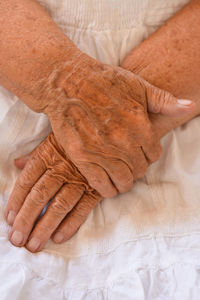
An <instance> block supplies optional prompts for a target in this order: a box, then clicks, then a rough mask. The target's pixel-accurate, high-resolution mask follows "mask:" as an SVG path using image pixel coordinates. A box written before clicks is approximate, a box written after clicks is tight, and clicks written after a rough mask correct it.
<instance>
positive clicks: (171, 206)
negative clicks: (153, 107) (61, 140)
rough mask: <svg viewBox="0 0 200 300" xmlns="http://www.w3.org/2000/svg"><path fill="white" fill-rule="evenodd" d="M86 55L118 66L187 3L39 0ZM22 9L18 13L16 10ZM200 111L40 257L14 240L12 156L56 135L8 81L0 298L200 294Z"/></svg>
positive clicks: (0, 139)
mask: <svg viewBox="0 0 200 300" xmlns="http://www.w3.org/2000/svg"><path fill="white" fill-rule="evenodd" d="M40 2H41V4H42V5H44V6H45V7H46V8H47V10H48V12H49V13H50V14H51V16H52V18H53V19H54V20H55V22H56V23H57V24H58V25H59V26H60V27H61V28H62V29H63V31H64V32H65V33H66V35H67V36H68V37H69V38H71V39H72V40H73V41H74V42H75V44H76V45H77V46H78V47H79V48H80V49H81V50H83V51H84V52H86V53H87V54H89V55H91V56H92V57H94V58H97V59H99V60H100V61H102V62H105V63H109V64H113V65H118V64H120V63H121V61H122V60H123V59H124V57H125V56H126V55H127V54H128V52H129V51H130V50H131V49H132V48H134V47H135V46H137V45H138V44H139V43H140V42H141V41H142V40H143V39H145V38H146V37H148V36H149V35H150V34H151V33H152V32H154V31H155V30H156V29H157V28H158V27H159V26H161V25H162V24H163V22H165V21H166V20H167V19H168V18H169V17H170V16H171V15H173V14H174V13H175V12H176V11H178V10H179V9H181V8H182V7H183V5H184V4H185V3H187V2H188V0H168V1H166V0H149V1H148V0H123V1H122V0H60V1H55V0H41V1H40ZM13 13H14V12H13ZM199 122H200V117H198V118H195V119H193V120H192V121H190V122H189V123H187V124H186V125H184V126H182V127H180V128H178V129H176V130H173V131H171V132H170V133H169V134H168V135H167V136H166V137H165V138H163V139H162V145H163V154H162V157H161V159H160V160H159V162H156V163H155V164H153V165H152V166H151V167H150V168H149V170H148V172H147V174H146V176H145V177H144V178H142V179H141V180H139V181H138V182H137V183H136V184H135V186H134V188H133V189H132V190H131V191H130V192H129V193H126V194H124V195H120V196H118V197H116V198H113V199H105V200H104V201H102V202H101V203H100V204H98V205H97V207H96V208H95V209H94V210H93V211H92V212H91V214H90V215H89V217H88V219H87V221H86V222H85V223H84V225H83V226H82V227H81V228H80V230H79V231H78V233H77V234H76V235H75V236H74V237H73V238H72V239H70V240H69V241H68V242H66V243H64V244H61V245H55V244H54V243H53V242H51V241H49V242H48V244H47V246H46V248H45V249H44V250H43V251H42V252H41V253H37V254H32V253H29V252H28V251H27V250H26V249H24V248H16V247H14V246H13V245H11V244H10V242H9V241H8V239H7V234H8V230H9V226H8V225H7V224H6V222H5V219H4V217H3V210H4V207H5V204H6V201H7V199H8V197H9V194H10V192H11V190H12V187H13V185H14V182H15V180H16V177H17V175H18V173H19V171H18V170H17V169H16V168H15V166H14V165H13V159H14V158H15V157H18V156H20V155H23V154H26V153H27V152H28V151H30V150H32V149H33V148H34V147H35V146H36V145H37V144H39V143H40V141H41V140H43V139H44V138H45V137H46V136H47V135H48V133H49V131H50V126H49V122H48V120H47V118H46V117H45V116H44V115H43V114H37V113H34V112H32V111H31V110H30V109H29V108H27V107H26V106H25V105H24V104H23V103H22V102H21V101H20V99H18V98H17V97H16V96H14V95H13V94H12V93H10V92H9V91H7V90H6V89H4V88H3V87H0V282H1V284H0V295H1V300H7V299H9V300H10V299H12V300H17V299H18V300H32V299H40V300H43V299H44V300H46V299H51V300H62V299H65V300H82V299H84V300H105V299H109V300H110V299H111V300H118V299H120V300H121V299H125V300H128V299H130V300H144V299H145V300H169V299H170V300H180V299H184V300H191V299H192V300H199V294H200V264H199V257H200V224H199V223H200V222H199V219H200V217H199V216H200V201H199V200H200V196H199V195H200V184H199V179H200V157H199V155H198V154H199V149H200V130H199Z"/></svg>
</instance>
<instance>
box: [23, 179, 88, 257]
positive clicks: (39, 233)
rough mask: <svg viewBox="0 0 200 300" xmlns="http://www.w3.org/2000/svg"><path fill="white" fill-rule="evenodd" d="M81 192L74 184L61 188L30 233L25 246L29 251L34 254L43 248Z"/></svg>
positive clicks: (80, 187)
mask: <svg viewBox="0 0 200 300" xmlns="http://www.w3.org/2000/svg"><path fill="white" fill-rule="evenodd" d="M83 192H84V187H83V186H78V185H75V184H66V185H64V186H63V187H62V188H61V190H60V191H59V192H58V193H57V195H56V196H55V198H54V199H53V200H52V202H51V204H50V205H49V207H48V209H47V211H46V213H45V214H44V216H43V217H42V218H41V219H40V220H39V222H38V223H37V224H36V226H35V228H34V230H33V232H32V233H31V235H30V238H29V241H28V243H27V244H26V248H27V249H28V250H29V251H31V252H36V251H41V250H42V248H44V246H45V244H46V242H47V241H48V240H49V239H50V237H51V235H52V233H53V232H54V231H55V230H56V228H57V227H58V225H59V224H60V223H61V221H62V220H63V219H64V217H65V216H66V215H67V213H68V212H70V211H71V210H72V208H73V207H74V206H75V205H76V203H77V202H78V201H79V200H80V198H81V196H82V195H83Z"/></svg>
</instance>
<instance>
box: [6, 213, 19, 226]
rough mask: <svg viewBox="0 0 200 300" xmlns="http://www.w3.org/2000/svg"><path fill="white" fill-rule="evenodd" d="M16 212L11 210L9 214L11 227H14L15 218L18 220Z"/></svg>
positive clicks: (8, 219)
mask: <svg viewBox="0 0 200 300" xmlns="http://www.w3.org/2000/svg"><path fill="white" fill-rule="evenodd" d="M16 215H17V214H16V212H15V211H14V210H10V211H9V213H8V217H7V221H8V224H9V225H13V223H14V221H15V218H16Z"/></svg>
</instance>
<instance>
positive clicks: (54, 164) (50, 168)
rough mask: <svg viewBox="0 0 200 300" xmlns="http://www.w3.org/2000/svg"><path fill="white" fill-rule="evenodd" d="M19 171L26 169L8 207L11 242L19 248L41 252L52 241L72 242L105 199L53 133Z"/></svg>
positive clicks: (23, 161)
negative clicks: (71, 238) (99, 203)
mask: <svg viewBox="0 0 200 300" xmlns="http://www.w3.org/2000/svg"><path fill="white" fill-rule="evenodd" d="M16 164H17V163H16ZM24 165H25V167H24ZM18 167H21V168H23V167H24V169H23V170H22V172H21V174H20V176H19V177H18V179H17V181H16V184H15V186H14V189H13V191H12V194H11V196H10V199H9V201H8V204H7V207H6V219H7V221H8V223H9V224H10V225H12V229H11V231H10V234H9V239H10V241H11V242H12V243H13V244H14V245H15V246H19V247H21V246H25V247H26V248H27V249H28V250H30V251H31V252H38V251H40V250H42V249H43V248H44V246H45V244H46V242H47V241H48V240H49V239H50V237H52V239H53V241H54V242H56V243H62V242H64V241H66V240H68V239H69V238H70V237H71V236H72V235H73V234H74V233H75V232H76V231H77V230H78V228H79V227H80V225H81V224H82V223H83V222H84V221H85V219H86V218H87V216H88V215H89V213H90V211H91V210H92V209H93V208H94V206H95V205H96V204H97V203H98V202H99V201H100V200H101V199H102V197H101V196H100V195H99V194H98V193H97V192H96V191H95V190H94V189H92V188H90V187H89V185H88V183H87V181H86V179H85V178H84V177H83V176H82V175H81V174H80V172H79V171H78V169H77V168H76V167H75V166H74V165H73V163H72V162H71V161H70V160H69V159H68V158H67V157H66V156H65V154H64V152H63V150H62V148H61V147H60V146H59V145H58V144H57V142H56V140H55V138H54V135H53V133H51V134H50V135H49V136H48V137H47V138H46V139H45V140H44V141H43V142H42V143H41V144H40V145H39V146H38V147H37V148H36V149H35V150H34V151H33V152H32V153H31V155H30V156H28V158H25V159H24V160H23V159H21V160H19V161H18ZM52 198H53V200H52V201H51V202H50V204H49V206H48V208H47V210H46V212H45V213H44V215H42V216H41V217H40V218H39V216H40V214H41V212H42V211H43V209H44V208H45V206H46V205H47V204H48V203H49V201H50V200H51V199H52ZM38 218H39V220H38ZM35 223H36V225H35Z"/></svg>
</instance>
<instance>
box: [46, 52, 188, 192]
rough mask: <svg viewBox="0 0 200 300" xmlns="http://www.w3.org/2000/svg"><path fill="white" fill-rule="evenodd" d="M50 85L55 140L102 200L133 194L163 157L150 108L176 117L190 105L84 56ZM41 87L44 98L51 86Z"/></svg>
mask: <svg viewBox="0 0 200 300" xmlns="http://www.w3.org/2000/svg"><path fill="white" fill-rule="evenodd" d="M72 65H73V68H72ZM48 84H49V86H52V87H54V89H53V88H52V91H54V94H51V89H50V91H49V94H50V95H51V97H49V98H48V101H47V105H46V107H45V109H44V112H45V113H47V115H48V117H49V120H50V122H51V125H52V129H53V132H54V135H55V138H56V140H57V141H58V142H59V144H60V145H62V147H63V149H64V151H65V153H66V155H67V156H68V157H69V158H70V160H71V161H72V162H73V163H74V165H75V166H76V167H77V168H78V169H79V171H80V172H81V173H82V174H83V175H84V177H85V178H86V179H87V181H88V183H89V185H90V186H91V187H93V188H94V189H95V190H97V191H98V192H99V194H101V195H102V196H103V197H113V196H115V195H116V194H117V192H120V193H124V192H127V191H128V190H130V189H131V188H132V186H133V182H134V181H135V180H136V179H138V178H140V177H142V176H143V175H144V173H145V171H146V169H147V167H148V165H149V164H150V163H152V162H154V161H156V160H157V159H158V158H159V156H160V153H161V148H160V143H159V140H158V138H156V136H155V134H154V132H153V130H152V127H151V123H150V121H149V118H148V114H147V109H148V111H150V112H155V113H163V114H168V115H177V114H184V113H185V112H188V107H189V106H185V105H182V106H181V105H180V103H179V102H178V101H177V99H176V98H175V97H173V96H172V95H171V94H169V93H168V92H165V91H163V90H160V89H158V88H156V87H154V86H152V85H151V84H149V83H148V82H146V81H145V80H143V79H142V78H140V77H139V76H137V75H135V74H133V73H131V72H128V71H126V70H123V69H122V68H120V67H111V66H109V65H105V64H102V63H100V62H98V61H96V60H94V59H92V58H90V57H89V56H87V55H84V54H82V55H80V57H79V58H76V62H74V64H72V63H71V62H68V63H65V64H64V65H63V66H62V69H60V70H58V71H57V72H55V73H54V74H53V75H52V77H51V79H49V83H48ZM41 89H43V91H44V95H45V91H47V90H48V86H45V83H44V82H43V83H42V84H41ZM44 95H43V96H42V98H43V99H44V98H45V96H44ZM52 95H53V96H54V97H52ZM55 99H56V100H55ZM190 108H191V109H192V108H193V107H192V105H191V106H190ZM69 141H70V142H69Z"/></svg>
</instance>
